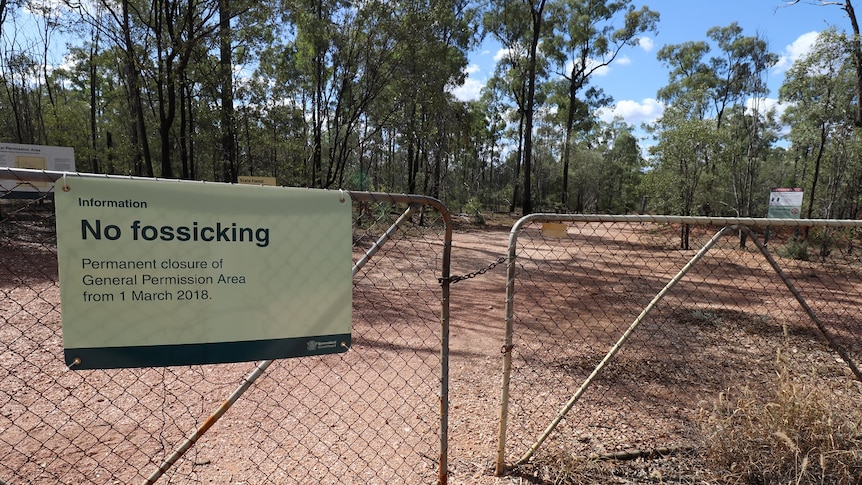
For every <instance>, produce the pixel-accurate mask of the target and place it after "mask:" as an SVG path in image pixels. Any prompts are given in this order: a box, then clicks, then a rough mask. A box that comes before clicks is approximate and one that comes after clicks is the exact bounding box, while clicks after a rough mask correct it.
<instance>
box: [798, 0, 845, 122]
mask: <svg viewBox="0 0 862 485" xmlns="http://www.w3.org/2000/svg"><path fill="white" fill-rule="evenodd" d="M798 3H801V2H800V0H790V1H787V2H785V3H783V4H782V6H784V7H788V6H791V5H796V4H798ZM805 3H809V2H805ZM816 5H820V6H829V7H839V8H840V9H841V10H844V14H845V15H846V16H847V20H849V21H850V27H851V29H852V33H853V35H852V36H850V37H849V41H850V43H849V47H850V51H849V53H850V56H851V59H852V63H853V69H854V72H855V77H854V83H855V89H856V102H855V112H854V122H855V124H856V126H857V127H862V31H860V29H859V18H858V17H857V15H856V9H855V8H854V7H853V2H852V1H851V0H843V1H841V0H819V1H818V2H817V3H816Z"/></svg>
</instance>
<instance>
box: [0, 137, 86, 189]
mask: <svg viewBox="0 0 862 485" xmlns="http://www.w3.org/2000/svg"><path fill="white" fill-rule="evenodd" d="M0 167H10V168H29V169H33V170H54V171H58V172H74V171H75V150H74V149H72V148H70V147H51V146H42V145H21V144H18V143H0ZM50 186H51V184H50V183H48V182H27V183H22V182H18V181H15V180H0V192H2V193H7V192H12V193H13V194H14V195H16V196H18V197H24V198H26V197H28V196H30V197H32V196H34V195H39V194H43V193H45V192H47V191H48V189H49V188H50Z"/></svg>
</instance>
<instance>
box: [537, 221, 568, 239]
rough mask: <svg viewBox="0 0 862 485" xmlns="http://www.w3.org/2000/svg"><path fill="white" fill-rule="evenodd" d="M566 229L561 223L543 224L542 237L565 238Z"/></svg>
mask: <svg viewBox="0 0 862 485" xmlns="http://www.w3.org/2000/svg"><path fill="white" fill-rule="evenodd" d="M567 230H568V227H567V226H566V225H565V224H563V223H562V222H545V223H543V224H542V235H543V236H545V237H556V238H562V237H566V233H567Z"/></svg>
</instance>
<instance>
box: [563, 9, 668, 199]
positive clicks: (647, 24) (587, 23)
mask: <svg viewBox="0 0 862 485" xmlns="http://www.w3.org/2000/svg"><path fill="white" fill-rule="evenodd" d="M552 15H553V16H554V17H555V21H554V27H555V32H554V36H553V37H552V38H551V39H550V40H549V41H548V42H547V43H546V46H547V47H546V51H547V52H548V55H549V57H551V58H553V59H554V60H555V61H556V62H557V64H558V66H559V67H560V68H562V69H563V72H561V73H560V74H561V75H562V76H563V78H564V79H565V80H566V83H565V84H566V93H567V96H566V101H565V103H564V104H563V106H561V108H562V111H563V112H564V113H566V115H565V116H566V117H565V141H564V144H563V153H562V157H561V158H562V166H563V184H562V196H561V199H562V205H563V206H564V207H568V195H569V194H568V192H569V190H568V189H569V183H568V180H569V179H568V175H569V174H568V172H569V170H568V167H569V154H570V152H571V145H572V143H573V130H574V129H575V128H576V122H577V123H579V126H578V128H579V129H580V130H581V131H583V132H586V131H587V130H589V128H590V126H591V124H592V121H591V120H590V116H589V112H590V111H589V109H588V108H589V107H601V106H602V105H605V104H606V103H608V102H609V101H610V100H608V99H606V98H605V97H604V96H601V95H600V93H598V92H595V91H594V92H593V93H590V94H589V95H588V96H586V97H585V98H583V99H582V98H580V97H579V96H580V93H581V91H582V90H583V89H584V87H585V86H586V85H587V84H588V83H589V81H590V78H591V77H592V76H593V75H594V74H595V73H596V72H597V71H598V70H600V69H604V68H606V67H608V66H610V65H611V64H612V63H613V62H614V60H615V59H616V58H617V57H618V56H619V54H620V52H622V50H623V49H624V48H625V47H629V46H636V45H638V43H639V42H640V37H641V36H642V34H644V33H646V32H654V31H655V30H656V27H657V25H658V21H659V14H658V13H657V12H654V11H651V10H649V9H648V8H647V7H646V6H643V7H641V8H640V9H639V10H636V9H635V7H634V5H632V3H631V1H629V0H624V1H600V2H596V1H591V0H563V1H561V2H557V3H555V4H553V8H552ZM567 66H568V69H567V70H566V67H567ZM590 100H592V101H593V102H592V103H590V104H588V101H590ZM590 105H591V106H590Z"/></svg>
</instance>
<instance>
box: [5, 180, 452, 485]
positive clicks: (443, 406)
mask: <svg viewBox="0 0 862 485" xmlns="http://www.w3.org/2000/svg"><path fill="white" fill-rule="evenodd" d="M67 176H74V177H87V178H105V179H119V180H147V181H161V182H176V183H190V184H195V183H207V184H222V185H235V184H227V183H223V182H205V181H194V180H178V179H165V178H150V177H134V176H121V175H108V174H95V173H84V172H57V171H50V170H33V169H22V168H12V167H0V179H3V180H14V181H18V182H22V183H32V182H48V183H53V184H54V185H55V187H56V183H57V181H58V180H65V179H66V177H67ZM55 187H52V188H51V189H49V190H46V192H45V193H46V194H47V193H49V192H51V191H52V190H54V188H55ZM339 190H340V189H339ZM340 191H341V192H342V193H343V194H346V195H347V196H349V197H350V199H351V201H352V202H389V203H403V204H407V209H406V210H405V211H404V213H402V214H401V215H400V216H399V217H398V219H397V220H396V221H395V222H394V223H393V224H392V225H391V226H390V227H389V228H388V229H387V230H386V231H384V233H383V234H382V235H381V236H380V237H379V238H378V239H377V240H376V241H375V242H374V243H373V244H372V246H371V247H370V248H369V249H368V250H366V251H365V254H364V255H363V256H362V257H361V258H360V259H359V260H358V261H356V263H355V264H354V265H353V269H352V275H353V276H356V274H357V272H358V271H359V270H360V269H362V267H363V266H365V264H366V263H367V262H368V261H370V260H371V258H373V257H374V255H375V254H376V253H377V252H378V250H379V249H380V248H381V247H382V246H383V245H384V244H385V243H386V242H387V241H388V240H389V239H390V238H391V237H392V235H393V234H395V233H396V231H397V230H398V228H399V227H400V226H401V225H402V224H403V223H404V222H405V221H407V220H409V219H410V217H411V216H412V215H413V214H415V213H416V212H417V211H420V210H421V208H422V207H424V206H428V207H431V208H433V209H435V210H436V211H437V212H438V213H439V214H440V216H441V218H442V220H443V227H444V228H443V251H442V254H441V258H442V264H441V268H440V271H441V273H440V276H439V277H438V282H439V284H440V287H441V298H440V300H441V301H440V303H441V308H440V330H441V334H440V376H439V378H440V389H439V399H440V420H439V426H440V442H439V447H440V449H439V460H438V472H437V483H438V484H440V485H446V484H447V483H448V478H449V464H448V454H449V339H450V332H449V323H450V312H449V294H450V285H451V283H452V281H451V279H450V270H451V262H450V259H451V254H452V217H451V214H450V212H449V210H448V209H447V208H446V206H445V205H444V204H443V203H442V202H441V201H440V200H438V199H435V198H433V197H429V196H425V195H412V194H391V193H386V192H362V191H350V190H340ZM272 362H273V360H265V361H261V362H259V363H258V365H257V366H256V367H255V369H254V370H253V371H252V372H251V373H249V374H248V375H247V377H246V378H245V379H244V380H243V382H242V384H240V385H239V386H238V387H237V388H236V389H235V390H234V391H233V392H232V393H231V395H230V396H229V397H228V398H227V399H226V400H225V401H223V402H222V404H221V405H220V406H219V407H218V408H217V409H216V410H215V411H213V412H212V413H211V414H210V416H209V417H208V418H206V419H205V420H204V421H203V423H201V424H200V425H199V426H198V427H197V429H195V430H194V432H193V433H192V434H191V435H190V436H189V437H188V438H186V439H185V441H184V442H183V443H182V444H181V445H179V447H177V449H176V450H175V451H174V452H173V453H172V454H171V455H170V456H169V457H167V458H166V459H165V460H164V462H163V463H162V464H161V465H160V466H159V467H158V468H157V469H156V470H155V471H154V472H153V473H152V474H151V475H150V476H149V477H148V478H147V479H146V480H145V481H144V484H145V485H150V484H153V483H155V482H156V481H157V480H158V479H159V478H160V477H161V476H163V475H164V474H165V472H167V471H168V470H169V469H170V468H171V467H172V466H173V464H174V463H176V462H177V461H178V460H179V459H180V458H181V457H182V456H183V455H184V454H185V452H186V451H188V450H189V449H190V448H191V447H192V446H194V444H195V443H196V442H197V441H198V440H199V439H200V438H201V437H202V436H203V435H204V433H206V432H207V430H208V429H209V428H210V427H212V425H213V424H215V423H216V422H217V421H218V420H219V419H220V418H221V417H222V416H223V415H224V414H225V413H226V412H227V411H228V409H230V407H231V406H232V405H233V404H234V403H235V402H236V401H237V400H238V399H239V398H240V397H241V396H242V395H243V394H244V393H245V391H246V390H248V389H249V388H250V387H251V385H252V384H254V382H255V381H256V380H257V379H258V378H259V377H260V376H261V375H263V373H264V372H265V371H266V369H267V368H268V367H269V366H270V364H272ZM0 485H3V482H2V480H0Z"/></svg>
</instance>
